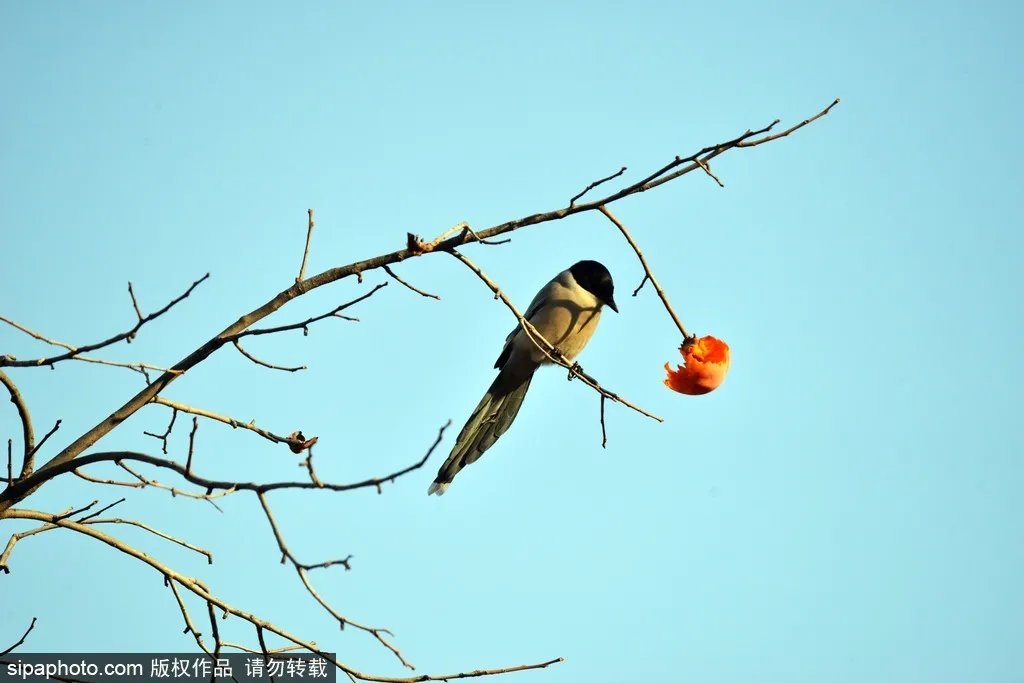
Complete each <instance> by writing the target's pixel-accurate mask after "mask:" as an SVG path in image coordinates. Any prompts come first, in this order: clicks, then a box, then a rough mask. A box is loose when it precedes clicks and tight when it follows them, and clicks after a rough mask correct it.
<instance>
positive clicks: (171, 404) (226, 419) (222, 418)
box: [153, 396, 296, 445]
mask: <svg viewBox="0 0 1024 683" xmlns="http://www.w3.org/2000/svg"><path fill="white" fill-rule="evenodd" d="M153 403H157V404H159V405H162V406H167V407H168V408H172V409H174V410H178V411H181V412H183V413H189V414H190V415H198V416H199V417H205V418H207V419H209V420H214V421H216V422H221V423H223V424H226V425H228V426H229V427H231V428H232V429H246V430H248V431H250V432H252V433H253V434H258V435H259V436H262V437H263V438H264V439H266V440H267V441H270V442H272V443H283V444H287V445H292V444H295V443H296V440H295V439H292V438H289V437H287V436H281V435H279V434H275V433H273V432H270V431H267V430H266V429H261V428H260V427H257V426H256V421H255V420H250V421H249V422H242V421H241V420H239V419H237V418H234V417H231V416H230V415H221V414H219V413H214V412H212V411H209V410H206V409H204V408H196V407H195V406H190V405H188V404H186V403H181V402H180V401H172V400H171V399H169V398H164V397H163V396H157V397H156V398H154V399H153Z"/></svg>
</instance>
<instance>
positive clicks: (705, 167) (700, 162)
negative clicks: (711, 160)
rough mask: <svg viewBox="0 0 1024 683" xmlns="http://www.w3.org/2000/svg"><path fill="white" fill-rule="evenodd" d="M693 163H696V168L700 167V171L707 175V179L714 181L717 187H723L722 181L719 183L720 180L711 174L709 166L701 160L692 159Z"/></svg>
mask: <svg viewBox="0 0 1024 683" xmlns="http://www.w3.org/2000/svg"><path fill="white" fill-rule="evenodd" d="M694 163H696V164H697V165H698V166H700V167H701V170H703V171H704V172H705V173H707V174H708V177H709V178H711V179H712V180H714V181H715V182H716V183H718V186H719V187H725V183H723V182H722V181H721V180H720V179H719V178H718V176H716V175H715V174H714V173H713V172H712V171H711V166H709V165H708V163H707V162H706V161H704V160H703V159H694Z"/></svg>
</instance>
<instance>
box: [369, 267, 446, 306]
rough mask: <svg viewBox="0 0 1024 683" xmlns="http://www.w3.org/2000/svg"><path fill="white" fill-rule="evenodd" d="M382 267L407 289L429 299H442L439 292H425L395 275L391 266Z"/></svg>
mask: <svg viewBox="0 0 1024 683" xmlns="http://www.w3.org/2000/svg"><path fill="white" fill-rule="evenodd" d="M381 267H382V268H383V269H384V272H385V273H387V274H388V275H390V276H391V277H392V278H393V279H394V280H395V282H397V283H398V284H400V285H403V286H404V287H405V288H406V289H409V290H410V291H413V292H416V293H417V294H419V295H420V296H425V297H427V298H428V299H437V300H438V301H440V300H441V297H439V296H438V295H437V294H431V293H430V292H424V291H423V290H422V289H419V288H417V287H413V286H412V285H410V284H409V283H408V282H406V281H405V280H403V279H402V278H400V277H398V276H397V275H395V271H393V270H391V267H390V266H388V265H384V266H381Z"/></svg>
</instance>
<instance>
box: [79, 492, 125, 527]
mask: <svg viewBox="0 0 1024 683" xmlns="http://www.w3.org/2000/svg"><path fill="white" fill-rule="evenodd" d="M124 501H125V499H124V498H120V499H118V500H115V501H114V502H113V503H111V504H110V505H107V506H105V507H101V508H100V509H99V510H97V511H96V512H93V513H91V514H88V515H86V516H85V517H79V518H78V519H77V520H75V521H77V522H78V523H79V524H85V523H86V522H88V521H89V520H90V519H93V518H94V517H99V516H100V515H102V514H103V513H104V512H106V511H107V510H109V509H110V508H112V507H114V506H115V505H120V504H121V503H123V502H124ZM95 502H96V501H93V503H94V504H95ZM89 507H92V505H90V506H89ZM80 512H84V510H81V511H80ZM75 514H77V513H75Z"/></svg>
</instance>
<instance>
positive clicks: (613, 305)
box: [605, 297, 619, 313]
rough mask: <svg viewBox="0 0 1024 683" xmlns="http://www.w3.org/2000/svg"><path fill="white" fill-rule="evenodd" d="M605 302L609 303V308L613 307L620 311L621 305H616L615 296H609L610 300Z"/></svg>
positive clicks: (614, 309)
mask: <svg viewBox="0 0 1024 683" xmlns="http://www.w3.org/2000/svg"><path fill="white" fill-rule="evenodd" d="M605 303H606V304H608V308H610V309H612V310H613V311H615V312H616V313H618V312H619V307H618V306H616V305H615V299H614V298H613V297H608V301H606V302H605Z"/></svg>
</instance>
